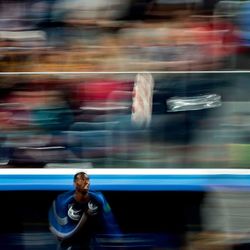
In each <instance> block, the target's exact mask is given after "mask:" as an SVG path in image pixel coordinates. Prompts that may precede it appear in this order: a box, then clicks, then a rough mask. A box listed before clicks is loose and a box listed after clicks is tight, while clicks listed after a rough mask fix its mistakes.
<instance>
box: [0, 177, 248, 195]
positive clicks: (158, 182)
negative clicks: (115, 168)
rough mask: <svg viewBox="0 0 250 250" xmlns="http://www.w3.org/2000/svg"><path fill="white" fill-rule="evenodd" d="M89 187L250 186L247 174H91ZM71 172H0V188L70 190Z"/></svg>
mask: <svg viewBox="0 0 250 250" xmlns="http://www.w3.org/2000/svg"><path fill="white" fill-rule="evenodd" d="M90 178H91V189H93V190H100V191H168V190H169V191H172V190H177V191H185V190H187V191H190V190H193V191H202V190H207V189H210V188H213V187H223V186H225V187H237V188H250V176H249V175H239V174H214V175H211V174H208V175H205V174H203V175H200V174H197V175H195V174H193V175H173V174H171V175H168V174H166V175H153V176H151V175H143V174H141V175H140V174H137V175H117V174H116V175H112V174H111V175H106V174H105V175H101V174H98V175H95V174H93V175H90ZM69 189H73V175H70V174H69V175H37V174H23V175H15V174H14V175H1V174H0V190H2V191H3V190H58V191H60V190H69Z"/></svg>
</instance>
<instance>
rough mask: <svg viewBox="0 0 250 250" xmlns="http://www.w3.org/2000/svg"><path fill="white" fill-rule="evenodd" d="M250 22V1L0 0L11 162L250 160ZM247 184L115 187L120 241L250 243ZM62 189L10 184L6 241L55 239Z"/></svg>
mask: <svg viewBox="0 0 250 250" xmlns="http://www.w3.org/2000/svg"><path fill="white" fill-rule="evenodd" d="M249 32H250V1H243V0H242V1H240V0H235V1H233V0H231V1H226V0H224V1H220V0H92V1H88V0H71V1H67V0H0V50H1V54H0V168H57V167H60V168H62V167H65V168H75V167H82V168H83V167H84V168H104V169H105V168H127V169H129V168H142V169H143V168H151V169H152V168H204V169H207V168H234V169H235V168H236V169H237V168H241V169H242V168H243V169H248V168H249V163H250V156H249V151H250V135H249V132H250V112H249V104H250V97H249V94H248V93H249V90H250V87H249V77H250V72H248V70H249V69H250V64H249V58H250V35H249V34H250V33H249ZM142 71H143V72H151V73H144V74H141V73H137V72H142ZM126 72H127V73H126ZM242 186H243V189H240V190H238V189H223V188H222V189H221V188H218V187H217V188H218V189H217V188H216V189H215V188H214V189H212V190H210V189H209V190H203V191H202V192H197V191H190V190H189V192H177V191H173V192H153V193H152V192H123V193H122V192H107V193H106V194H105V195H107V198H108V200H109V202H110V204H111V207H112V208H113V209H114V214H115V216H116V217H117V218H118V222H119V224H120V225H121V227H122V229H123V231H124V233H125V234H124V238H123V239H121V242H120V243H121V244H122V246H119V249H127V248H129V249H158V250H159V249H171V250H175V249H180V250H183V249H187V250H192V249H197V250H200V249H211V248H214V249H215V250H216V249H230V250H231V249H236V250H237V249H250V246H249V223H248V222H249V218H248V217H249V213H248V208H249V207H250V204H249V201H248V200H249V190H247V189H246V188H244V185H242ZM57 194H58V193H57V192H54V193H52V192H36V193H35V191H29V192H28V191H27V192H19V191H18V192H17V191H15V192H14V191H12V192H9V191H7V192H2V191H1V192H0V199H2V200H3V201H4V203H3V204H4V205H3V206H1V207H0V215H1V217H2V218H1V219H2V222H3V223H2V226H1V228H0V246H1V248H2V249H55V244H56V243H55V239H54V238H53V237H52V235H51V234H50V233H49V231H48V228H47V224H48V222H47V211H48V208H49V205H50V204H51V202H52V200H53V198H54V197H55V196H56V195H57ZM121 195H123V197H124V200H123V202H120V198H119V196H121ZM13 197H14V198H13ZM152 197H153V198H152ZM31 200H33V202H30V201H31ZM148 200H149V201H148ZM125 201H126V202H125ZM127 201H128V202H127ZM17 203H18V204H22V206H20V205H17ZM131 204H132V205H131ZM155 204H157V205H155ZM163 204H164V205H163ZM6 211H7V212H6ZM142 211H143V212H142ZM148 211H150V212H152V211H153V215H154V216H153V217H150V218H148V213H149V212H148ZM6 213H7V214H8V215H9V216H6ZM138 215H139V216H138ZM145 218H147V220H146V221H145ZM98 239H99V241H100V242H101V243H103V244H104V245H102V244H97V245H98V246H99V247H100V249H110V248H109V247H110V246H112V248H113V249H118V247H117V246H115V245H114V244H116V243H117V242H116V243H115V242H108V241H105V240H104V239H103V238H100V237H99V238H97V241H98ZM105 244H110V245H109V246H107V245H105ZM97 245H96V249H99V248H97ZM101 245H102V246H101ZM126 247H127V248H126Z"/></svg>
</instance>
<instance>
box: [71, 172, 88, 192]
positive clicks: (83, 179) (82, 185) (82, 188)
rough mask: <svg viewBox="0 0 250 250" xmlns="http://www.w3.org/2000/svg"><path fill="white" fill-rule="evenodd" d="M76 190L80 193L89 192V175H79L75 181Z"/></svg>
mask: <svg viewBox="0 0 250 250" xmlns="http://www.w3.org/2000/svg"><path fill="white" fill-rule="evenodd" d="M74 184H75V189H76V191H78V192H80V193H84V194H85V193H88V191H89V185H90V182H89V177H88V176H87V175H86V174H85V175H84V176H82V175H78V176H77V177H76V180H75V182H74Z"/></svg>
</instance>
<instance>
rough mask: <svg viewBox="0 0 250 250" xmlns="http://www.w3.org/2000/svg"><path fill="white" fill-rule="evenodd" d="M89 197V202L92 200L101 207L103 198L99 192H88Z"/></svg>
mask: <svg viewBox="0 0 250 250" xmlns="http://www.w3.org/2000/svg"><path fill="white" fill-rule="evenodd" d="M89 196H90V199H91V200H94V201H95V202H97V203H98V204H99V205H103V204H104V201H105V198H104V195H103V194H102V193H101V192H97V191H89Z"/></svg>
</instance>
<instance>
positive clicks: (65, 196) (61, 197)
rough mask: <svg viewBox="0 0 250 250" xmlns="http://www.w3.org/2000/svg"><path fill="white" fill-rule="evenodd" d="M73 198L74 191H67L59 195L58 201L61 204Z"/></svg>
mask: <svg viewBox="0 0 250 250" xmlns="http://www.w3.org/2000/svg"><path fill="white" fill-rule="evenodd" d="M73 197H74V191H73V190H72V191H67V192H64V193H62V194H59V195H58V196H57V198H56V200H57V202H59V203H61V202H65V201H68V200H71V199H72V198H73Z"/></svg>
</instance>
